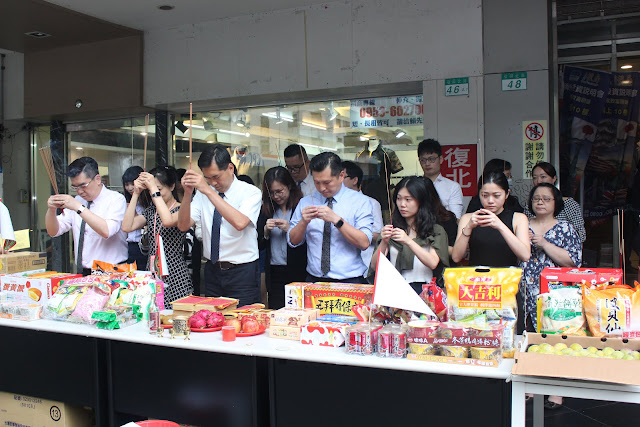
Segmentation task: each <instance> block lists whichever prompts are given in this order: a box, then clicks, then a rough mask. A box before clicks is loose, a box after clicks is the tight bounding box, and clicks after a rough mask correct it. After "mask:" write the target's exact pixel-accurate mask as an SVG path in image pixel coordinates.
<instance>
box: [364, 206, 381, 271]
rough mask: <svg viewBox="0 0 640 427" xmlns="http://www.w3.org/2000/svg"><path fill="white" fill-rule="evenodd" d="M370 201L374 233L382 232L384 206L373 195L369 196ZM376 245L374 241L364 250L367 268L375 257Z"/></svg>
mask: <svg viewBox="0 0 640 427" xmlns="http://www.w3.org/2000/svg"><path fill="white" fill-rule="evenodd" d="M367 197H369V196H367ZM369 201H370V202H371V210H372V213H373V229H372V231H373V232H374V233H380V231H382V226H383V225H384V223H383V221H382V207H381V206H380V202H378V201H377V200H376V199H374V198H373V197H369ZM375 246H376V242H375V241H372V242H371V243H370V244H369V247H368V248H367V249H365V250H364V251H362V262H364V265H366V266H367V268H368V267H369V264H371V258H372V257H373V251H374V249H375Z"/></svg>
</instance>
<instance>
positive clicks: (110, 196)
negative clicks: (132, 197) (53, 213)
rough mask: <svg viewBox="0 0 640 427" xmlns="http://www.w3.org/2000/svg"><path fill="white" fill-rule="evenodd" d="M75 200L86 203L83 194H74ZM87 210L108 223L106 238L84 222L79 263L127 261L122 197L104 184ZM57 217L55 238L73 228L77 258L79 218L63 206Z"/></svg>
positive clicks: (89, 265)
mask: <svg viewBox="0 0 640 427" xmlns="http://www.w3.org/2000/svg"><path fill="white" fill-rule="evenodd" d="M76 200H77V201H79V202H80V203H82V205H83V206H87V203H88V202H87V201H86V200H85V199H83V198H82V197H80V196H76ZM89 209H90V210H91V212H93V213H94V214H96V215H98V216H99V217H100V218H102V219H104V220H105V221H106V222H107V226H108V227H109V237H108V238H106V239H105V238H103V237H102V236H100V235H99V234H98V233H97V232H96V231H95V230H94V229H93V228H91V227H90V226H89V224H87V225H85V228H84V242H83V246H82V248H83V249H82V266H83V267H84V268H91V267H92V266H93V261H94V260H98V261H104V262H108V263H111V264H117V263H119V262H123V261H126V260H127V259H128V258H129V247H128V246H127V233H125V232H124V231H122V220H123V219H124V212H125V211H126V210H127V201H126V200H125V198H124V196H123V195H122V194H120V193H118V192H117V191H112V190H109V189H108V188H107V187H105V186H104V185H103V186H102V190H101V191H100V194H98V197H96V198H95V199H94V200H93V201H92V203H91V207H90V208H89ZM56 219H57V220H58V233H57V234H56V235H55V236H54V237H57V236H60V235H62V234H64V233H66V232H67V231H69V230H71V229H73V246H74V253H75V256H76V259H77V257H78V240H79V238H80V226H81V224H82V218H81V217H80V215H78V214H77V213H76V212H75V211H73V210H69V209H65V210H64V211H63V212H62V214H60V215H58V216H57V217H56Z"/></svg>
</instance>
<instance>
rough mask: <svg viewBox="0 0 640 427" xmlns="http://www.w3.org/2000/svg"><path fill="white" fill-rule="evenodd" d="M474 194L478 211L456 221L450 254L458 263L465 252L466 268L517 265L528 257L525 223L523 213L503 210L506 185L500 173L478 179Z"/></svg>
mask: <svg viewBox="0 0 640 427" xmlns="http://www.w3.org/2000/svg"><path fill="white" fill-rule="evenodd" d="M478 188H479V189H480V190H479V192H478V194H479V196H480V202H481V203H482V208H481V209H478V210H477V211H475V212H473V213H467V214H464V215H463V216H462V218H460V222H459V223H458V235H457V236H456V243H455V244H454V245H453V252H452V254H451V256H452V258H453V261H454V262H460V261H461V260H462V258H464V255H465V253H466V252H467V249H469V265H483V266H487V267H508V266H514V267H515V266H518V265H519V263H520V262H524V261H528V260H529V257H530V256H531V247H530V245H529V220H528V219H527V217H526V216H525V215H524V214H521V213H519V212H514V211H512V210H510V209H506V208H505V201H506V200H507V198H508V197H509V184H508V182H507V177H506V176H505V175H504V173H503V172H497V171H492V172H488V173H487V174H486V175H483V176H482V177H480V180H479V182H478Z"/></svg>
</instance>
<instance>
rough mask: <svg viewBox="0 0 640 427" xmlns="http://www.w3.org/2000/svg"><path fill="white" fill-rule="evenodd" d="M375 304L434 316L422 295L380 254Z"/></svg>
mask: <svg viewBox="0 0 640 427" xmlns="http://www.w3.org/2000/svg"><path fill="white" fill-rule="evenodd" d="M373 303H374V304H378V305H384V306H387V307H395V308H401V309H403V310H411V311H416V312H418V313H424V314H427V315H429V316H434V317H435V314H434V313H433V310H431V309H430V308H429V306H428V305H427V303H425V302H424V301H423V300H422V298H420V295H418V294H417V293H416V292H415V291H414V290H413V288H412V287H411V285H409V283H407V281H406V280H404V277H402V275H401V274H400V273H399V272H398V270H396V268H395V267H394V266H393V265H392V264H391V262H389V260H388V259H387V257H385V256H383V255H381V254H380V253H378V265H377V266H376V280H375V282H374V288H373Z"/></svg>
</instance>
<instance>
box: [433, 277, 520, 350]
mask: <svg viewBox="0 0 640 427" xmlns="http://www.w3.org/2000/svg"><path fill="white" fill-rule="evenodd" d="M521 276H522V269H520V268H489V267H459V268H447V269H445V271H444V281H445V287H446V289H447V307H448V313H447V314H448V317H449V320H450V321H452V320H453V321H456V322H464V323H473V324H475V325H477V326H482V325H485V324H486V325H494V326H496V325H505V329H504V332H503V335H502V348H503V356H504V357H509V358H511V357H513V355H514V354H515V335H516V331H515V328H516V321H517V318H518V304H517V302H516V295H517V293H518V286H519V284H520V278H521Z"/></svg>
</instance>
